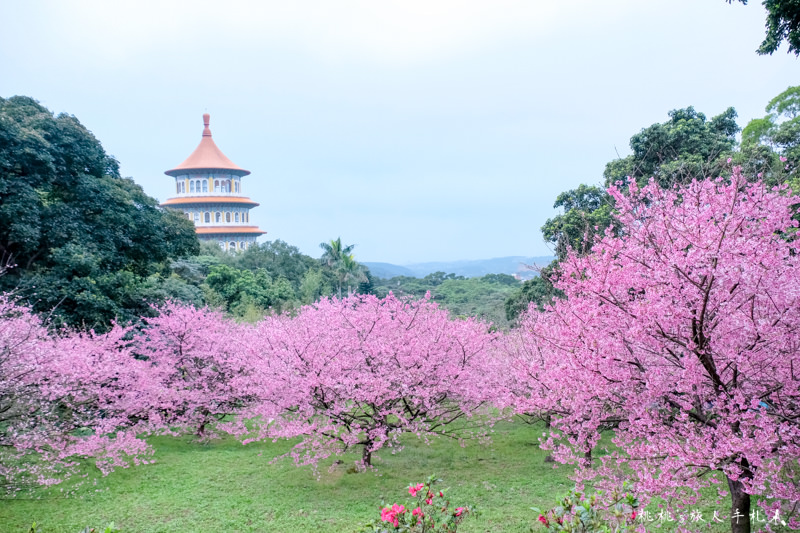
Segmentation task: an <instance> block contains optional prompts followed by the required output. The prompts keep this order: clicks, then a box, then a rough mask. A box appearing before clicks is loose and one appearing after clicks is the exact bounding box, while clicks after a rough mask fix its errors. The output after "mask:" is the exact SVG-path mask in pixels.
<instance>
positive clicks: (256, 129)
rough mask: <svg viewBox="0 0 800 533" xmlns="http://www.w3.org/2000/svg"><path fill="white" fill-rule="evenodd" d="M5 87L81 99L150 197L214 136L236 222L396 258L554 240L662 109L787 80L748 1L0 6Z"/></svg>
mask: <svg viewBox="0 0 800 533" xmlns="http://www.w3.org/2000/svg"><path fill="white" fill-rule="evenodd" d="M0 16H2V19H3V31H2V32H0V96H2V97H9V96H12V95H15V94H21V95H27V96H32V97H34V98H36V99H37V100H39V101H40V102H41V103H42V104H43V105H45V106H46V107H48V108H49V109H50V110H51V111H54V112H56V113H59V112H66V113H70V114H73V115H75V116H76V117H78V119H79V120H80V121H81V122H82V123H83V124H84V125H85V126H86V127H87V128H88V129H89V130H91V131H92V132H93V133H94V134H95V135H96V136H97V137H98V139H99V140H100V141H101V142H102V143H103V146H104V147H105V149H106V151H107V152H108V153H110V154H112V155H113V156H114V157H116V158H117V159H118V160H119V161H120V163H121V168H122V173H123V175H125V176H130V177H132V178H133V179H134V180H135V181H136V182H137V183H139V184H140V185H142V187H143V188H144V190H145V192H146V193H148V194H149V195H151V196H154V197H156V198H158V199H159V200H161V201H164V200H166V199H167V198H169V197H170V196H171V194H172V192H173V191H174V185H173V184H174V182H173V180H172V178H169V177H168V176H165V175H164V174H163V172H164V171H165V170H167V169H170V168H173V167H175V166H176V165H178V164H179V163H181V162H182V161H183V160H184V159H185V158H186V157H187V156H188V155H189V154H190V153H191V152H192V150H194V148H195V147H196V146H197V143H198V142H199V141H200V135H201V133H202V118H201V116H202V114H203V113H204V112H206V111H207V112H209V113H210V114H211V130H212V132H213V135H214V140H215V141H216V143H217V145H218V146H219V147H220V148H221V149H222V151H223V152H225V154H226V155H227V156H228V157H229V158H230V159H231V160H233V161H234V162H235V163H236V164H237V165H239V166H241V167H243V168H246V169H248V170H250V171H251V172H252V174H251V175H250V176H247V177H246V178H244V181H243V187H244V193H245V194H246V195H247V196H249V197H250V198H252V199H253V200H255V201H257V202H260V203H261V206H260V207H257V208H255V209H254V210H253V211H251V219H250V220H251V221H252V222H255V223H256V224H258V225H259V226H260V227H261V228H262V229H264V230H266V231H267V232H268V233H267V235H266V236H264V237H262V239H269V240H274V239H282V240H284V241H286V242H288V243H290V244H293V245H295V246H297V247H299V248H300V250H301V251H302V252H304V253H307V254H309V255H311V256H313V257H319V255H320V254H321V250H320V249H319V243H320V242H322V241H327V240H330V239H332V238H336V237H339V236H341V238H342V240H343V242H344V243H346V244H356V248H355V253H356V259H358V260H360V261H386V262H392V263H397V264H407V263H414V262H422V261H439V260H442V261H445V260H457V259H483V258H491V257H501V256H509V255H525V256H539V255H550V254H551V251H550V249H549V248H548V247H547V245H546V244H545V243H544V241H543V239H542V237H541V232H540V228H541V226H542V224H543V223H544V222H545V220H546V219H547V218H549V217H552V216H553V215H555V214H557V212H556V211H555V210H553V208H552V205H553V202H554V201H555V198H556V196H557V195H558V194H559V193H560V192H562V191H564V190H568V189H572V188H575V187H577V186H578V185H579V184H580V183H589V184H598V183H600V182H601V181H602V172H603V168H604V166H605V164H606V163H607V162H608V161H610V160H612V159H614V158H616V157H617V153H619V154H620V155H621V156H625V155H627V154H628V153H629V147H628V141H629V139H630V137H631V136H632V135H633V134H635V133H637V132H638V131H640V130H641V129H642V128H644V127H647V126H649V125H651V124H653V123H655V122H664V121H665V120H666V119H667V112H668V111H669V110H671V109H676V108H682V107H686V106H689V105H693V106H694V107H695V109H697V110H698V111H701V112H703V113H705V114H706V115H707V116H708V117H709V118H710V117H711V116H713V115H717V114H719V113H721V112H722V111H724V110H725V109H726V108H727V107H729V106H733V107H735V108H736V110H737V111H738V113H739V120H738V122H739V125H740V126H744V125H745V124H746V123H747V121H749V120H750V119H752V118H755V117H760V116H763V115H764V114H765V113H764V107H765V106H766V104H767V102H768V101H769V100H770V99H771V98H773V97H774V96H776V95H777V94H778V93H780V92H782V91H783V90H784V89H786V88H787V87H788V86H790V85H797V84H798V83H800V76H798V74H800V63H799V62H798V60H797V59H795V56H794V55H787V54H786V47H785V45H784V46H783V47H782V48H781V49H780V50H779V51H778V52H777V53H776V54H775V55H773V56H758V55H757V54H756V53H755V49H756V48H757V47H758V46H759V44H760V43H761V41H762V39H763V37H764V29H763V27H764V21H765V13H764V11H763V8H762V7H761V6H760V4H759V2H758V0H751V2H750V4H749V5H747V6H743V5H741V4H739V3H738V2H737V3H736V4H735V5H728V4H727V3H726V2H725V1H724V0H673V1H670V2H663V1H656V0H606V1H597V0H571V1H570V2H559V1H556V0H551V1H549V2H545V1H542V0H525V1H523V0H491V1H490V0H486V1H483V2H477V1H468V0H461V1H451V0H446V1H445V0H425V1H419V0H402V1H396V0H360V1H351V0H319V1H300V0H298V1H287V0H283V1H267V2H255V1H254V2H236V1H226V2H203V1H197V0H192V1H186V2H169V1H165V0H162V1H161V2H148V1H135V2H134V1H126V2H108V1H93V2H90V1H86V2H79V1H52V2H43V1H30V2H11V1H3V3H2V6H0Z"/></svg>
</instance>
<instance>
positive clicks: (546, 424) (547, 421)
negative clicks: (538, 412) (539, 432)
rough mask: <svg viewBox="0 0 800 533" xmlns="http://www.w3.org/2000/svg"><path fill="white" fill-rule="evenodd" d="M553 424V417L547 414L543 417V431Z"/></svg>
mask: <svg viewBox="0 0 800 533" xmlns="http://www.w3.org/2000/svg"><path fill="white" fill-rule="evenodd" d="M552 423H553V415H551V414H548V415H547V416H546V417H544V427H545V429H550V425H551V424H552Z"/></svg>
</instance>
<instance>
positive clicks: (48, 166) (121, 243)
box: [0, 96, 198, 328]
mask: <svg viewBox="0 0 800 533" xmlns="http://www.w3.org/2000/svg"><path fill="white" fill-rule="evenodd" d="M197 250H198V242H197V237H196V236H195V233H194V227H193V225H192V224H191V222H190V221H188V220H186V218H185V217H183V216H181V215H179V214H178V213H177V212H174V211H169V210H164V209H162V208H161V207H159V206H158V203H157V202H156V200H155V199H153V198H151V197H149V196H147V195H146V194H144V192H143V191H142V189H141V187H139V186H138V185H136V184H135V183H134V182H133V181H132V180H130V179H126V178H121V177H120V175H119V167H118V164H117V162H116V161H115V160H114V159H113V158H112V157H110V156H109V155H107V154H106V153H105V151H104V150H103V147H102V146H101V145H100V142H99V141H98V140H97V139H96V138H95V137H94V136H93V135H92V134H91V133H90V132H89V131H88V130H87V129H86V128H85V127H84V126H83V125H81V123H80V122H79V121H78V120H77V119H76V118H75V117H73V116H71V115H66V114H60V115H58V116H54V115H53V113H51V112H50V111H48V110H47V109H46V108H45V107H43V106H42V105H40V104H39V103H38V102H36V101H35V100H33V99H31V98H28V97H22V96H15V97H12V98H8V99H2V98H0V256H5V257H10V258H11V260H12V262H13V263H14V264H15V265H16V266H15V267H14V268H12V269H10V270H9V272H8V273H7V275H6V276H3V277H2V278H0V288H2V289H4V290H8V289H16V290H17V291H18V294H19V295H20V296H21V297H23V298H25V299H26V300H27V301H28V302H29V303H30V304H31V305H33V306H34V308H35V309H37V310H40V311H42V310H48V311H49V310H53V309H55V311H54V315H55V316H56V317H57V318H59V319H60V320H63V321H64V322H66V323H68V324H71V325H75V326H82V327H100V328H102V327H105V326H107V325H108V324H109V323H110V321H111V320H112V319H114V318H119V319H121V320H129V319H132V318H134V317H137V316H139V315H141V314H146V313H147V312H148V309H149V305H148V302H147V300H148V299H151V298H152V297H153V296H157V295H158V294H159V284H160V281H161V279H160V275H161V274H165V275H166V274H168V269H167V268H166V262H167V260H168V259H169V258H171V257H179V256H184V255H188V254H192V253H196V252H197Z"/></svg>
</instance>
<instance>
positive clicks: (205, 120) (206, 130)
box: [203, 113, 211, 137]
mask: <svg viewBox="0 0 800 533" xmlns="http://www.w3.org/2000/svg"><path fill="white" fill-rule="evenodd" d="M210 121H211V115H209V114H208V113H203V125H204V126H205V128H203V137H211V130H210V129H209V127H208V123H209V122H210Z"/></svg>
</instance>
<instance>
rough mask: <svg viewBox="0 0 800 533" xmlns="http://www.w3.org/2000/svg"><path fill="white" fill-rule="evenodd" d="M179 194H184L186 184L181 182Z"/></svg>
mask: <svg viewBox="0 0 800 533" xmlns="http://www.w3.org/2000/svg"><path fill="white" fill-rule="evenodd" d="M181 192H182V193H183V192H186V182H185V181H182V182H181Z"/></svg>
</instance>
